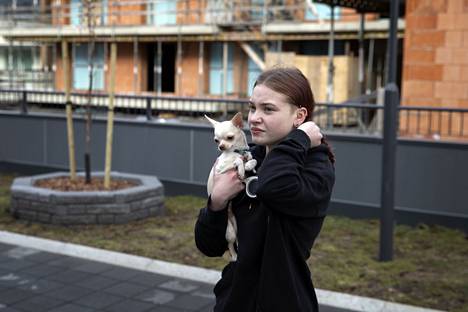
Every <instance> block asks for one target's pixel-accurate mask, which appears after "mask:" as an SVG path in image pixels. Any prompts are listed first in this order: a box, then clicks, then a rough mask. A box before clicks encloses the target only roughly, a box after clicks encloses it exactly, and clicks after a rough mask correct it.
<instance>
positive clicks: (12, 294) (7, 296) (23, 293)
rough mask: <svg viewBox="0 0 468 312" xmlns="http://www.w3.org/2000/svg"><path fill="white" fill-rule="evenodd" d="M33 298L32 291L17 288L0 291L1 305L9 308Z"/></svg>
mask: <svg viewBox="0 0 468 312" xmlns="http://www.w3.org/2000/svg"><path fill="white" fill-rule="evenodd" d="M32 296H33V293H32V292H31V291H27V290H23V289H16V288H8V289H4V290H2V291H0V304H3V305H6V306H8V305H10V304H13V303H15V302H18V301H21V300H24V299H27V298H31V297H32ZM2 311H3V310H2Z"/></svg>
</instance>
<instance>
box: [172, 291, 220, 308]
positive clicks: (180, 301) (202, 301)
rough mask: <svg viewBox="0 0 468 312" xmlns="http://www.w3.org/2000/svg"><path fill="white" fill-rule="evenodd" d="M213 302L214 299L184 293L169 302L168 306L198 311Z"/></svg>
mask: <svg viewBox="0 0 468 312" xmlns="http://www.w3.org/2000/svg"><path fill="white" fill-rule="evenodd" d="M211 304H213V299H208V298H203V297H197V296H192V295H182V296H179V297H177V298H176V299H175V300H173V301H171V302H168V303H167V305H168V306H171V307H174V308H179V309H185V310H188V311H197V310H199V309H201V308H203V307H206V306H208V305H211Z"/></svg>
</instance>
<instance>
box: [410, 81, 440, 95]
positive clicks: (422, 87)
mask: <svg viewBox="0 0 468 312" xmlns="http://www.w3.org/2000/svg"><path fill="white" fill-rule="evenodd" d="M402 95H403V96H404V97H432V96H434V82H432V81H418V80H406V81H403V91H402Z"/></svg>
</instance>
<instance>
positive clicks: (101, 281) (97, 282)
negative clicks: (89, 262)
mask: <svg viewBox="0 0 468 312" xmlns="http://www.w3.org/2000/svg"><path fill="white" fill-rule="evenodd" d="M117 283H120V281H118V280H115V279H112V278H108V277H104V276H100V275H95V276H92V277H90V278H86V279H84V280H81V281H79V282H77V283H76V284H75V285H77V286H80V287H85V288H89V289H94V290H98V289H106V288H109V287H111V286H113V285H115V284H117Z"/></svg>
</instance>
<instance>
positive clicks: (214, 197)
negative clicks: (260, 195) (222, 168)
mask: <svg viewBox="0 0 468 312" xmlns="http://www.w3.org/2000/svg"><path fill="white" fill-rule="evenodd" d="M215 165H216V164H215ZM213 171H214V174H213V189H212V191H211V205H210V209H211V210H213V211H219V210H223V209H224V208H226V206H227V203H228V202H229V201H230V200H231V199H233V198H234V197H236V195H237V194H238V193H239V192H241V191H242V190H243V189H244V188H245V185H244V183H242V181H241V179H239V176H238V175H237V170H235V169H232V170H228V171H226V172H224V173H222V174H217V173H216V170H213Z"/></svg>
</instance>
